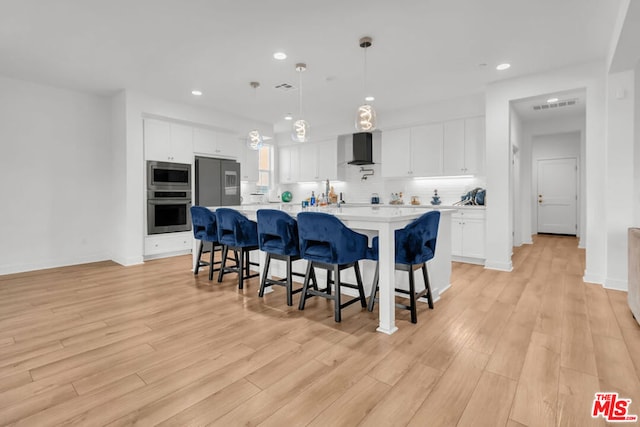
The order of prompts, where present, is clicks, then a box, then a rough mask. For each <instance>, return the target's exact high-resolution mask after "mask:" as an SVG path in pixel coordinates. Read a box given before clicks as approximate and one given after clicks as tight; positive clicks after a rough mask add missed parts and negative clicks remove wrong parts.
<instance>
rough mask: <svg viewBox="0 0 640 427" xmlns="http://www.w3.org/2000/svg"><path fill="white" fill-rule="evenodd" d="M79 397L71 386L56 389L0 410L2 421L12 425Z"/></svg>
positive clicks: (66, 385)
mask: <svg viewBox="0 0 640 427" xmlns="http://www.w3.org/2000/svg"><path fill="white" fill-rule="evenodd" d="M76 396H77V394H76V391H75V390H74V389H73V387H72V386H71V385H70V384H65V385H62V386H60V387H55V388H52V389H50V390H47V391H44V392H42V393H39V394H36V395H34V396H31V397H29V398H27V399H24V400H21V401H19V402H16V403H14V404H12V405H9V406H6V407H4V408H0V420H2V423H3V424H10V423H13V422H16V421H19V420H21V419H23V418H26V417H28V416H30V415H33V414H35V413H38V412H40V411H43V410H45V409H47V408H49V407H52V406H55V405H57V404H59V403H62V402H65V401H68V400H70V399H73V398H75V397H76Z"/></svg>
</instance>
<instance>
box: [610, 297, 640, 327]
mask: <svg viewBox="0 0 640 427" xmlns="http://www.w3.org/2000/svg"><path fill="white" fill-rule="evenodd" d="M605 292H606V294H607V297H608V298H609V303H610V304H611V308H612V309H613V314H614V315H615V316H616V320H617V321H618V326H620V328H628V329H637V328H638V322H636V319H634V318H633V314H632V313H631V310H630V309H629V302H628V301H627V292H623V291H616V290H613V289H606V291H605Z"/></svg>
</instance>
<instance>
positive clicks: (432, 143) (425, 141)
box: [411, 123, 443, 176]
mask: <svg viewBox="0 0 640 427" xmlns="http://www.w3.org/2000/svg"><path fill="white" fill-rule="evenodd" d="M442 137H443V128H442V123H435V124H430V125H425V126H415V127H412V128H411V163H412V166H411V169H412V170H413V175H414V176H437V175H442V141H443V139H442Z"/></svg>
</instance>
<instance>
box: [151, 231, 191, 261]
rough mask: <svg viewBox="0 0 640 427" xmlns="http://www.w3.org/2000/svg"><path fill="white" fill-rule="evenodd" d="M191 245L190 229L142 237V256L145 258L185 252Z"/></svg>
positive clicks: (188, 251) (188, 250) (187, 251)
mask: <svg viewBox="0 0 640 427" xmlns="http://www.w3.org/2000/svg"><path fill="white" fill-rule="evenodd" d="M192 247H193V234H192V233H191V232H190V231H185V232H179V233H166V234H158V235H152V236H146V237H145V238H144V256H145V258H147V259H150V258H160V257H163V256H173V255H178V254H187V253H190V252H191V248H192Z"/></svg>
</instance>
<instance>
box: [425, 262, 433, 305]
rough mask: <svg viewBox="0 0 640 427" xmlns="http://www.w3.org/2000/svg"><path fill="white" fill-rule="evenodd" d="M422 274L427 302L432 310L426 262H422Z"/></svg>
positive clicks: (431, 296)
mask: <svg viewBox="0 0 640 427" xmlns="http://www.w3.org/2000/svg"><path fill="white" fill-rule="evenodd" d="M422 276H423V277H424V287H425V289H426V290H427V294H426V297H427V302H428V303H429V308H430V309H432V310H433V295H432V294H431V282H430V281H429V273H428V272H427V263H426V262H425V263H424V264H422Z"/></svg>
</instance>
